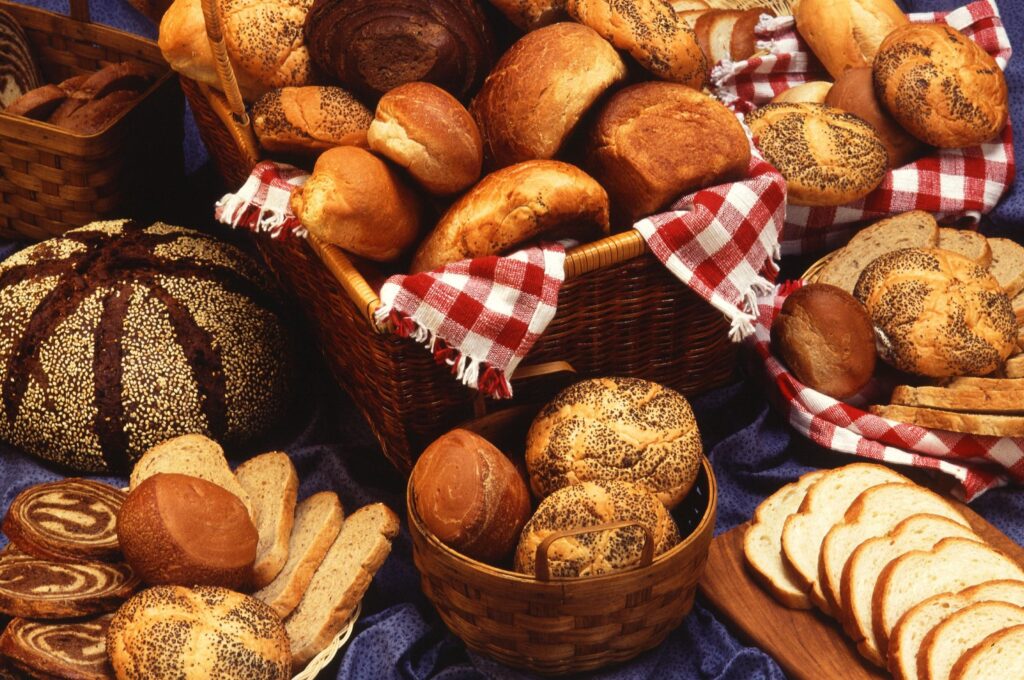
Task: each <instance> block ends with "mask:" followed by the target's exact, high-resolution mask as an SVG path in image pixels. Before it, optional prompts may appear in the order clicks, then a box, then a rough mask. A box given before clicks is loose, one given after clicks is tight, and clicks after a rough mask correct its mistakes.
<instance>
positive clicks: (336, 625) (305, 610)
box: [285, 503, 399, 671]
mask: <svg viewBox="0 0 1024 680" xmlns="http://www.w3.org/2000/svg"><path fill="white" fill-rule="evenodd" d="M398 529H399V520H398V516H397V515H395V513H393V512H392V511H391V510H390V509H388V507H387V506H385V505H383V504H381V503H374V504H373V505H367V506H365V507H362V508H359V509H358V510H356V511H355V512H354V513H352V514H351V515H349V517H348V518H347V519H346V520H345V522H344V523H343V524H342V525H341V532H340V533H339V534H338V537H337V538H336V539H335V540H334V543H333V544H332V545H331V547H330V549H329V550H328V551H327V555H326V556H325V557H324V559H323V562H321V563H320V566H319V567H318V568H317V570H316V573H314V574H313V579H312V580H311V581H310V583H309V587H308V588H306V592H305V594H304V595H303V596H302V600H301V601H300V602H299V605H298V607H296V608H295V611H293V612H292V614H291V616H289V617H288V618H287V619H286V620H285V629H286V630H287V632H288V640H289V642H290V643H291V651H292V668H293V669H294V670H295V671H298V670H299V669H301V668H303V667H304V666H305V665H306V664H307V663H309V661H310V660H311V659H312V658H313V657H314V656H316V655H317V654H319V653H320V651H321V650H323V649H324V648H325V647H327V645H329V644H330V643H331V640H333V639H334V637H335V636H336V635H337V634H338V633H339V632H341V630H342V629H343V628H344V627H345V624H346V623H347V622H348V619H349V617H350V616H351V615H352V612H353V611H354V610H355V608H356V605H358V604H359V601H360V600H361V599H362V598H363V594H364V593H365V592H366V589H367V588H369V587H370V582H371V581H372V580H373V575H374V574H375V573H377V570H378V569H380V567H381V565H382V564H384V560H386V559H387V556H388V554H389V553H390V552H391V541H392V539H393V538H394V537H395V536H397V535H398Z"/></svg>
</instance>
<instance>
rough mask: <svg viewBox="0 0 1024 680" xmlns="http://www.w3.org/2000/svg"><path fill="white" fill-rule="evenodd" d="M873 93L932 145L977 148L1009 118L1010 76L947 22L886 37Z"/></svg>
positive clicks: (911, 27)
mask: <svg viewBox="0 0 1024 680" xmlns="http://www.w3.org/2000/svg"><path fill="white" fill-rule="evenodd" d="M874 76H875V78H874V80H875V92H876V93H877V94H878V98H879V99H880V100H881V101H882V103H883V104H884V105H885V107H886V108H887V109H888V110H889V113H891V114H892V115H893V117H894V118H896V120H897V121H898V122H899V124H900V125H902V126H903V127H905V128H906V129H907V130H908V131H909V132H910V133H911V134H913V135H914V136H915V137H917V138H918V139H921V140H923V141H925V142H927V143H929V144H932V145H934V146H939V147H944V148H958V147H962V146H974V145H975V144H981V143H982V142H986V141H988V140H990V139H992V138H993V137H995V136H996V135H997V134H999V132H1000V131H1001V130H1002V129H1003V126H1004V125H1006V119H1007V117H1008V116H1009V104H1008V101H1007V90H1006V78H1005V76H1004V75H1003V71H1002V69H1000V68H999V65H998V64H996V61H995V59H993V58H992V56H991V55H990V54H989V53H988V52H986V51H985V50H983V49H982V48H981V47H980V46H979V45H978V44H977V43H975V42H974V41H972V40H970V39H969V38H967V37H966V36H965V35H964V34H963V33H960V32H959V31H957V30H956V29H954V28H950V27H949V26H947V25H945V24H912V25H909V26H905V27H903V28H901V29H899V30H897V31H894V32H893V33H892V34H890V35H889V37H888V38H886V39H885V42H883V43H882V46H881V48H880V49H879V51H878V56H877V57H876V58H875V63H874Z"/></svg>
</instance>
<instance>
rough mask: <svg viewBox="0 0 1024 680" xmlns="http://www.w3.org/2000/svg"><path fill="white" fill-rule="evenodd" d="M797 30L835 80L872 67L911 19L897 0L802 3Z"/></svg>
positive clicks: (802, 0)
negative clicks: (890, 39) (882, 47)
mask: <svg viewBox="0 0 1024 680" xmlns="http://www.w3.org/2000/svg"><path fill="white" fill-rule="evenodd" d="M793 15H794V17H795V18H796V28H797V30H798V31H799V32H800V35H801V36H803V39H804V40H806V41H807V44H808V45H809V46H810V48H811V50H812V51H813V52H814V54H815V56H817V57H818V59H820V60H821V63H822V64H824V65H825V68H826V69H827V70H828V72H829V73H830V74H832V77H833V78H839V76H841V75H843V72H844V71H846V69H849V68H859V67H862V66H871V64H872V62H873V61H874V58H875V54H876V53H877V52H878V47H879V45H881V44H882V41H883V40H884V39H885V37H886V36H887V35H889V33H891V32H892V31H893V30H895V29H897V28H899V27H901V26H906V25H908V24H909V20H908V19H907V17H906V15H905V14H903V11H902V10H901V9H900V8H899V7H898V6H897V5H896V3H895V2H893V0H800V2H798V3H796V4H795V6H794V8H793Z"/></svg>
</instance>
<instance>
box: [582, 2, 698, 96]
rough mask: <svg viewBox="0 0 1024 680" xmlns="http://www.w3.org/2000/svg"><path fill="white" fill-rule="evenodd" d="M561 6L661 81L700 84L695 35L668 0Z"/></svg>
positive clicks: (695, 85) (583, 3)
mask: <svg viewBox="0 0 1024 680" xmlns="http://www.w3.org/2000/svg"><path fill="white" fill-rule="evenodd" d="M565 6H566V9H568V10H569V14H570V15H571V16H572V18H574V19H576V21H579V22H580V23H582V24H586V25H587V26H590V27H591V28H592V29H594V30H595V31H597V32H598V33H600V34H601V35H603V36H604V37H605V38H606V39H608V40H609V41H610V42H611V43H612V44H613V45H615V47H617V48H619V49H620V50H625V51H626V52H629V54H630V55H632V56H633V58H634V59H636V60H637V61H638V62H639V63H640V64H641V65H642V66H643V67H644V68H646V69H647V70H648V71H650V72H651V73H653V74H654V75H656V76H657V77H659V78H661V79H662V80H670V81H672V82H675V83H682V84H683V85H689V86H690V87H695V88H697V89H700V88H702V87H704V83H705V82H706V81H707V62H706V60H705V59H704V54H703V53H702V52H701V50H700V46H699V45H698V44H697V36H696V35H695V34H694V32H693V29H691V28H690V27H689V25H687V23H686V22H685V21H683V20H682V19H680V18H679V17H678V16H677V15H676V13H675V10H673V9H672V5H670V4H669V3H668V0H632V1H631V2H622V1H621V0H566V3H565Z"/></svg>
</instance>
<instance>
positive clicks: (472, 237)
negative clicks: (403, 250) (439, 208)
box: [412, 161, 609, 272]
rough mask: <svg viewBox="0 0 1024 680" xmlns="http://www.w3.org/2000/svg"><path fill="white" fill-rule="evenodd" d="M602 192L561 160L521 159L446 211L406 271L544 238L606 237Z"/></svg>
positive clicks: (605, 199) (498, 251) (486, 179)
mask: <svg viewBox="0 0 1024 680" xmlns="http://www.w3.org/2000/svg"><path fill="white" fill-rule="evenodd" d="M608 229H609V222H608V194H606V193H605V190H604V189H602V188H601V185H600V184H598V183H597V182H596V181H594V179H593V178H592V177H590V175H588V174H587V173H585V172H583V171H582V170H580V169H579V168H577V167H575V166H572V165H569V164H568V163H562V162H561V161H527V162H526V163H519V164H518V165H513V166H511V167H508V168H503V169H502V170H498V171H497V172H493V173H491V174H490V175H488V176H487V177H484V178H483V179H482V180H481V181H480V183H479V184H477V185H476V186H475V187H473V188H472V189H470V190H469V191H468V192H466V194H465V195H464V196H463V197H462V198H460V199H459V200H458V201H456V202H455V204H454V205H453V206H452V207H451V208H449V209H448V212H446V213H445V214H444V217H442V218H441V221H440V222H438V223H437V226H436V227H434V230H433V231H432V232H430V235H429V236H427V238H426V239H425V240H424V241H423V243H422V244H420V247H419V250H417V251H416V257H414V258H413V261H412V271H413V272H422V271H432V270H434V269H437V268H439V267H441V266H443V265H446V264H448V263H450V262H458V261H459V260H465V259H468V258H473V257H481V256H484V255H499V254H502V253H506V252H508V251H510V250H514V249H515V248H517V247H518V246H521V245H523V244H525V243H528V242H530V241H533V240H535V239H538V238H540V237H544V238H545V239H548V240H556V239H558V238H564V237H567V236H574V237H577V238H582V239H584V240H592V239H594V238H596V237H598V236H600V235H602V234H607V233H608Z"/></svg>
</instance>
